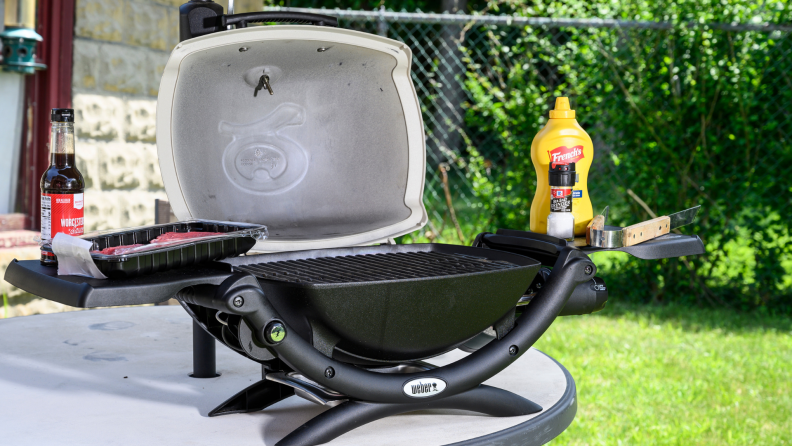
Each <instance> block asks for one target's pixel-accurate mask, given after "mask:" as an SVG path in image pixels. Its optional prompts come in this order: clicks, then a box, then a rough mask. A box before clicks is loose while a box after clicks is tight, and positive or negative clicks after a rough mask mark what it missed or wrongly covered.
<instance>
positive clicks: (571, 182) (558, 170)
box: [548, 163, 575, 187]
mask: <svg viewBox="0 0 792 446" xmlns="http://www.w3.org/2000/svg"><path fill="white" fill-rule="evenodd" d="M548 179H549V182H550V186H558V187H574V186H575V163H569V164H556V165H555V167H553V166H552V165H550V173H549V174H548Z"/></svg>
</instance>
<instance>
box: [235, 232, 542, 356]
mask: <svg viewBox="0 0 792 446" xmlns="http://www.w3.org/2000/svg"><path fill="white" fill-rule="evenodd" d="M398 253H439V254H443V255H452V256H454V255H462V256H474V257H477V258H484V259H487V260H488V261H490V262H498V261H506V262H509V263H511V264H513V265H515V266H514V267H510V268H505V269H498V270H494V271H475V272H460V273H453V274H447V275H441V276H433V277H421V278H393V279H387V278H385V279H381V280H367V281H357V282H335V283H314V282H283V281H279V280H272V279H267V278H262V277H257V279H258V282H259V284H260V286H261V287H262V289H263V290H264V293H265V295H266V296H267V299H268V300H269V301H270V302H271V303H272V305H273V307H274V308H275V309H276V310H277V311H278V313H279V314H280V315H281V317H283V318H284V319H285V320H286V322H287V323H288V324H289V325H290V326H291V327H292V328H293V329H295V331H297V333H298V334H299V335H300V336H301V337H302V338H304V339H305V340H306V341H308V342H311V343H313V345H314V346H318V345H325V346H327V345H331V346H332V347H331V348H330V349H329V350H327V349H326V351H327V353H328V354H332V356H333V357H334V358H337V359H339V360H344V361H346V362H358V363H371V362H380V363H381V362H400V361H406V360H416V359H425V358H428V357H432V356H436V355H439V354H442V353H445V352H447V351H450V350H452V349H454V348H456V347H457V346H458V345H460V344H462V343H464V342H465V341H467V340H468V339H470V338H472V337H473V336H476V335H477V334H479V333H481V332H482V331H483V330H485V329H487V327H489V326H491V325H492V324H493V323H494V322H495V321H497V320H498V319H500V318H501V317H503V316H504V315H506V314H507V313H508V312H509V311H511V310H513V308H514V306H515V304H516V302H517V301H518V300H519V298H520V297H521V296H522V294H523V293H524V291H525V290H526V288H527V287H528V285H530V283H531V281H532V280H533V278H534V276H535V275H536V273H537V272H538V270H539V268H540V263H539V262H538V261H536V260H534V259H531V258H528V257H524V256H521V255H518V254H512V253H507V252H504V251H497V250H490V249H485V248H473V247H468V246H456V245H443V244H415V245H378V246H366V247H353V248H335V249H321V250H311V251H297V252H285V253H270V254H260V255H247V256H244V257H236V258H232V259H226V260H224V261H223V262H224V263H227V264H229V265H231V266H232V269H234V270H235V271H238V272H247V273H249V272H250V271H249V269H250V268H249V266H250V265H254V264H267V263H275V262H284V261H287V262H288V261H300V260H315V259H322V258H328V257H334V258H338V257H345V256H354V255H369V254H374V255H376V254H398Z"/></svg>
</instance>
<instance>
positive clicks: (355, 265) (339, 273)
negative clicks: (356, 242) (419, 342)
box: [235, 252, 518, 284]
mask: <svg viewBox="0 0 792 446" xmlns="http://www.w3.org/2000/svg"><path fill="white" fill-rule="evenodd" d="M516 267H518V265H515V264H514V263H511V262H507V261H505V260H489V259H486V258H484V257H478V256H471V255H465V254H449V253H442V252H396V253H382V254H361V255H349V256H339V257H322V258H316V259H300V260H283V261H277V262H268V263H257V264H253V265H240V266H236V267H235V269H236V270H237V271H242V272H248V273H251V274H253V275H254V276H256V277H258V278H260V279H269V280H277V281H281V282H294V283H316V284H318V283H350V282H374V281H381V280H400V279H421V278H428V277H440V276H452V275H456V274H471V273H479V272H487V271H497V270H504V269H510V268H516Z"/></svg>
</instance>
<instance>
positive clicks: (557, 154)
mask: <svg viewBox="0 0 792 446" xmlns="http://www.w3.org/2000/svg"><path fill="white" fill-rule="evenodd" d="M547 155H548V156H550V165H551V166H552V167H553V168H555V166H556V164H569V163H576V162H578V161H579V160H582V159H583V146H572V147H567V146H561V147H556V148H555V149H553V150H548V151H547Z"/></svg>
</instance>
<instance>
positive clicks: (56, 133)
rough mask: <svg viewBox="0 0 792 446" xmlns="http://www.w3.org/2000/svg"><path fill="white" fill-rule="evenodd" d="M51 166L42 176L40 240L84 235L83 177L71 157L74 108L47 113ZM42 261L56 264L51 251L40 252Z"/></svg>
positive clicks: (45, 240)
mask: <svg viewBox="0 0 792 446" xmlns="http://www.w3.org/2000/svg"><path fill="white" fill-rule="evenodd" d="M50 120H51V121H52V130H51V132H50V145H49V148H50V165H49V168H47V171H46V172H44V175H42V176H41V240H42V242H44V243H50V242H51V241H52V238H53V237H55V234H57V233H59V232H62V233H64V234H68V235H75V236H76V235H82V234H83V207H84V203H83V192H84V190H85V180H83V176H82V174H81V173H80V171H79V170H77V167H75V159H74V110H72V109H70V108H53V109H52V114H51V115H50ZM41 263H42V264H45V265H55V264H57V259H56V257H55V255H54V254H52V253H51V252H46V251H43V250H42V251H41Z"/></svg>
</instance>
